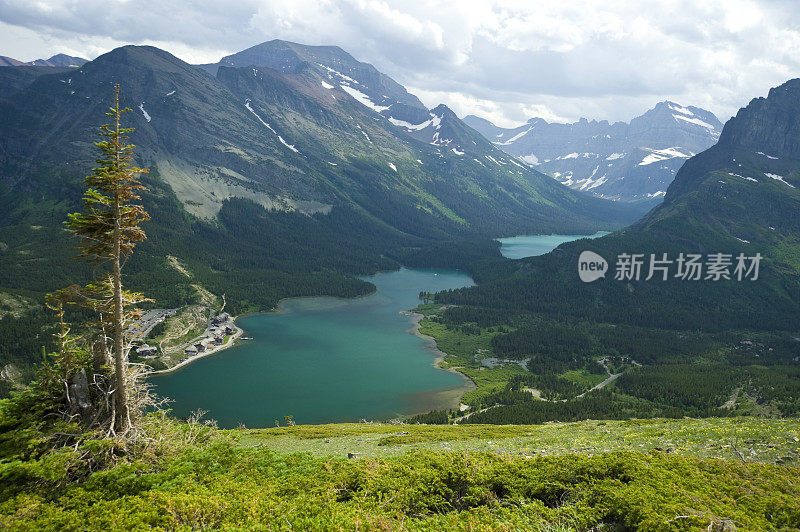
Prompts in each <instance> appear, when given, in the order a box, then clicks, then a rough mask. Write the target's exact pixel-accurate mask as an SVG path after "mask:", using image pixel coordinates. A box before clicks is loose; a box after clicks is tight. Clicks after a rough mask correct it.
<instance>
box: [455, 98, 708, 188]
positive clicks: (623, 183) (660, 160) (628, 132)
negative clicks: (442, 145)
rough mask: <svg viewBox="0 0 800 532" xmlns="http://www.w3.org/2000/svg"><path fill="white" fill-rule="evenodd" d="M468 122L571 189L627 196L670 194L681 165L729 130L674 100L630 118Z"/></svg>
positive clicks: (703, 112) (476, 119) (470, 119)
mask: <svg viewBox="0 0 800 532" xmlns="http://www.w3.org/2000/svg"><path fill="white" fill-rule="evenodd" d="M464 122H465V123H466V124H468V125H469V126H471V127H473V128H474V129H476V130H477V131H479V132H480V133H481V134H482V135H483V136H484V137H486V138H487V139H488V140H490V141H491V142H492V143H494V144H495V145H496V146H497V147H499V148H501V149H502V150H503V151H505V152H507V153H509V154H510V155H514V156H516V157H518V158H519V159H520V160H522V161H524V162H526V163H528V164H529V165H531V166H533V167H535V168H536V169H537V170H540V171H542V172H544V173H546V174H548V175H550V176H552V177H553V178H555V179H556V180H557V181H559V182H560V183H562V184H564V185H566V186H568V187H570V188H573V189H575V190H581V191H585V192H589V193H592V194H594V195H596V196H599V197H603V198H610V199H617V200H624V201H638V200H648V199H652V198H657V199H662V198H663V196H664V194H665V193H666V190H667V187H668V186H669V184H670V183H671V182H672V180H673V179H674V178H675V174H676V173H677V171H678V170H679V169H680V167H681V165H683V163H684V162H685V161H686V160H687V159H688V158H689V157H692V156H693V155H695V154H697V153H699V152H701V151H703V150H705V149H707V148H709V147H711V146H712V145H714V143H716V141H717V139H718V138H719V134H720V131H721V130H722V124H721V123H720V121H719V120H718V119H717V117H716V116H714V114H713V113H711V112H709V111H706V110H704V109H700V108H698V107H693V106H687V107H684V106H682V105H679V104H677V103H674V102H671V101H664V102H661V103H659V104H657V105H656V106H655V107H654V108H652V109H650V110H649V111H647V112H646V113H644V114H643V115H641V116H637V117H636V118H634V119H633V120H631V121H630V123H625V122H615V123H613V124H612V123H609V122H607V121H605V120H603V121H597V120H591V121H589V120H586V119H585V118H582V119H581V120H579V121H577V122H574V123H572V124H560V123H548V122H547V121H545V120H543V119H541V118H532V119H530V120H529V121H528V123H527V124H524V125H522V126H520V127H517V128H511V129H506V128H501V127H498V126H495V125H494V124H492V123H491V122H489V121H488V120H485V119H482V118H479V117H476V116H474V115H469V116H467V117H465V118H464Z"/></svg>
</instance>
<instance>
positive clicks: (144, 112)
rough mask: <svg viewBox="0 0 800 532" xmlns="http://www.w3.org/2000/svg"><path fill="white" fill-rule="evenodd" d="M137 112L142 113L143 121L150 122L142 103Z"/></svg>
mask: <svg viewBox="0 0 800 532" xmlns="http://www.w3.org/2000/svg"><path fill="white" fill-rule="evenodd" d="M72 92H73V94H74V93H75V91H72ZM139 110H140V111H141V112H142V115H143V116H144V119H145V120H147V121H148V122H149V121H150V115H149V114H147V111H145V110H144V102H142V103H140V104H139Z"/></svg>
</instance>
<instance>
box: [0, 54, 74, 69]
mask: <svg viewBox="0 0 800 532" xmlns="http://www.w3.org/2000/svg"><path fill="white" fill-rule="evenodd" d="M88 62H89V60H88V59H84V58H82V57H74V56H71V55H67V54H56V55H54V56H52V57H51V58H50V59H34V60H33V61H18V60H16V59H14V58H13V57H6V56H4V55H0V67H4V66H13V67H18V66H47V67H73V68H76V67H79V66H81V65H83V64H85V63H88Z"/></svg>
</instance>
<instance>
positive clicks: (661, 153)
mask: <svg viewBox="0 0 800 532" xmlns="http://www.w3.org/2000/svg"><path fill="white" fill-rule="evenodd" d="M647 151H649V152H650V153H649V154H647V155H646V156H645V158H644V159H642V162H640V163H639V166H645V165H648V164H653V163H657V162H659V161H664V160H666V159H673V158H675V157H680V158H683V159H688V158H689V157H692V156H693V155H694V154H693V153H691V152H690V153H689V155H687V154H685V153H682V152H680V151H678V149H677V148H666V149H663V150H652V149H648V150H647Z"/></svg>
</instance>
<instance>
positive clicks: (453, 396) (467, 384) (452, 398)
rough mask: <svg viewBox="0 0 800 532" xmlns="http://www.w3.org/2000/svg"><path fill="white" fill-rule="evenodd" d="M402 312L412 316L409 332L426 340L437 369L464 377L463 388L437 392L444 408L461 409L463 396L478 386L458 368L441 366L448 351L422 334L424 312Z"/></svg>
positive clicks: (401, 312) (430, 337) (431, 338)
mask: <svg viewBox="0 0 800 532" xmlns="http://www.w3.org/2000/svg"><path fill="white" fill-rule="evenodd" d="M400 314H402V315H404V316H410V317H411V323H412V324H413V325H412V327H411V329H409V332H410V333H412V334H414V335H415V336H418V337H419V338H422V339H423V340H425V344H426V345H425V347H426V348H427V349H429V350H430V351H431V352H432V353H433V355H434V357H435V358H434V359H433V366H434V367H435V368H437V369H441V370H444V371H450V372H452V373H456V374H458V375H459V376H460V377H461V378H462V379H464V385H463V386H462V387H461V388H459V389H457V390H443V391H441V392H438V393H437V394H436V395H437V398H440V400H441V403H442V404H443V405H444V408H448V409H453V410H459V408H460V406H461V397H462V396H463V395H464V394H465V393H466V392H469V391H471V390H474V389H475V388H477V386H476V385H475V383H474V382H473V381H472V379H470V378H469V377H467V376H466V375H464V374H463V373H461V372H460V371H458V370H457V369H453V368H443V367H441V366H440V365H439V364H440V363H441V362H443V361H444V357H445V356H446V355H447V353H445V352H444V351H442V350H441V349H439V347H438V346H437V345H436V340H435V339H434V338H433V337H432V336H428V335H427V334H422V332H420V330H419V327H420V326H419V322H421V321H422V318H424V317H425V316H424V315H423V314H420V313H419V312H412V311H410V310H402V311H400Z"/></svg>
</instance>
